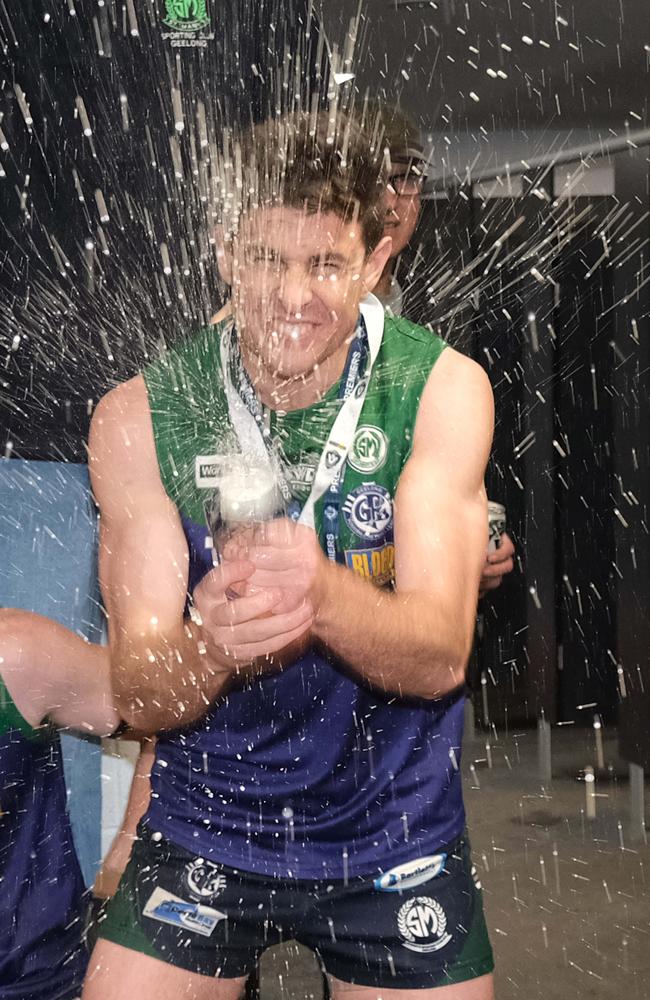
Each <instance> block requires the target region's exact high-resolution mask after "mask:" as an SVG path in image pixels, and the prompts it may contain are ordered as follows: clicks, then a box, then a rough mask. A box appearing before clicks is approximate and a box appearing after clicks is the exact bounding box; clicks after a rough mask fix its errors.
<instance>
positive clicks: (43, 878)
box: [0, 677, 88, 1000]
mask: <svg viewBox="0 0 650 1000" xmlns="http://www.w3.org/2000/svg"><path fill="white" fill-rule="evenodd" d="M0 776H1V778H2V780H1V781H0V885H1V886H2V902H1V903H0V1000H17V998H20V1000H51V998H52V997H54V996H56V997H61V1000H72V997H76V996H78V995H79V993H80V992H81V984H82V981H83V977H84V973H85V970H86V964H87V962H88V954H87V952H86V948H85V945H84V942H83V925H84V919H85V908H86V904H85V901H84V891H85V886H84V882H83V878H82V875H81V870H80V868H79V862H78V861H77V855H76V853H75V849H74V843H73V839H72V830H71V828H70V820H69V817H68V813H67V806H66V788H65V783H64V779H63V761H62V760H61V748H60V745H59V739H58V736H56V734H55V733H54V730H52V729H51V728H50V727H49V726H47V725H45V726H39V727H36V728H35V727H33V726H31V725H30V724H29V723H28V722H27V721H26V720H25V719H24V718H23V716H22V715H21V713H20V712H19V710H18V708H17V707H16V705H15V703H14V701H13V699H12V697H11V695H10V694H9V691H8V689H7V686H6V684H5V683H4V681H3V679H2V677H0Z"/></svg>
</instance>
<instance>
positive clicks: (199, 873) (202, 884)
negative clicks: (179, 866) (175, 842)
mask: <svg viewBox="0 0 650 1000" xmlns="http://www.w3.org/2000/svg"><path fill="white" fill-rule="evenodd" d="M185 883H186V885H187V888H188V889H189V893H190V895H191V896H193V897H194V898H195V899H210V900H212V899H215V898H216V897H217V896H218V895H219V894H220V893H222V892H223V891H224V889H225V888H226V876H225V875H224V874H223V872H222V871H221V868H220V867H219V865H215V863H214V862H213V861H204V860H203V858H195V860H194V861H190V863H189V864H188V865H186V866H185Z"/></svg>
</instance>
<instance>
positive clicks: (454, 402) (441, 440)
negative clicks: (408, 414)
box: [413, 347, 494, 472]
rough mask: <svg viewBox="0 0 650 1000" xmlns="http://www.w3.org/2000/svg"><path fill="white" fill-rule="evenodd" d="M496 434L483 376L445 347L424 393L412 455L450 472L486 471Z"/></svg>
mask: <svg viewBox="0 0 650 1000" xmlns="http://www.w3.org/2000/svg"><path fill="white" fill-rule="evenodd" d="M493 431H494V398H493V395H492V386H491V384H490V380H489V378H488V376H487V374H486V372H485V371H484V370H483V368H481V366H480V365H479V364H477V363H476V361H473V360H472V359H471V358H468V357H466V356H465V355H464V354H461V353H460V352H459V351H456V350H454V349H453V348H451V347H447V348H446V349H445V350H444V351H443V352H442V354H441V355H440V357H439V359H438V361H437V362H436V364H435V365H434V367H433V369H432V371H431V374H430V376H429V378H428V380H427V384H426V386H425V388H424V392H423V394H422V399H421V401H420V408H419V410H418V416H417V421H416V425H415V436H414V449H413V450H414V453H415V454H419V455H420V456H421V457H423V458H425V459H426V460H431V459H437V460H439V461H440V462H441V463H444V464H445V465H447V466H448V467H449V469H450V472H451V470H452V469H453V468H454V467H455V468H456V469H457V470H459V469H460V467H461V466H462V465H463V464H464V463H469V464H470V465H472V466H474V467H475V468H479V467H481V466H482V467H483V469H484V468H485V463H486V462H487V457H488V455H489V452H490V448H491V445H492V434H493Z"/></svg>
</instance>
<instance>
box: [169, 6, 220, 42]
mask: <svg viewBox="0 0 650 1000" xmlns="http://www.w3.org/2000/svg"><path fill="white" fill-rule="evenodd" d="M165 12H166V15H167V16H166V17H165V18H164V19H163V22H162V23H163V24H164V25H165V27H166V28H169V29H170V30H169V31H165V32H163V38H164V39H166V40H168V41H169V42H171V46H172V48H203V47H204V46H206V45H207V43H208V42H209V41H211V40H212V39H213V38H214V33H213V32H210V31H209V28H210V15H209V14H208V5H207V0H165Z"/></svg>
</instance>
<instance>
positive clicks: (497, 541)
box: [488, 500, 506, 552]
mask: <svg viewBox="0 0 650 1000" xmlns="http://www.w3.org/2000/svg"><path fill="white" fill-rule="evenodd" d="M488 524H489V531H490V534H489V541H488V552H496V550H497V549H498V548H499V546H500V545H501V536H502V535H503V534H504V532H505V530H506V509H505V507H504V506H503V504H502V503H495V502H494V500H488Z"/></svg>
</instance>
